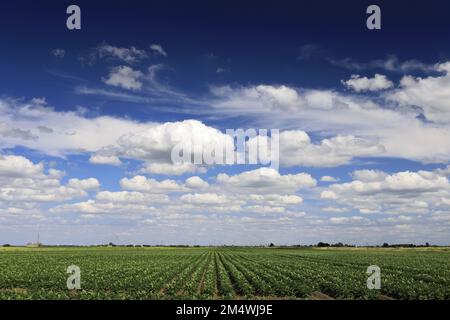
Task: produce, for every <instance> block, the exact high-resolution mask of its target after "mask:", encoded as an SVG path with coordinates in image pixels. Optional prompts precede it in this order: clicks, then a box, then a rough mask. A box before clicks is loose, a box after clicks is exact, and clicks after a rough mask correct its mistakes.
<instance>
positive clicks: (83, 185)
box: [67, 178, 100, 190]
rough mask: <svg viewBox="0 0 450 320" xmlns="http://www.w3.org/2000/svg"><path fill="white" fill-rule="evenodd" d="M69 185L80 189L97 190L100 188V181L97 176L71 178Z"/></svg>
mask: <svg viewBox="0 0 450 320" xmlns="http://www.w3.org/2000/svg"><path fill="white" fill-rule="evenodd" d="M67 185H68V186H69V187H72V188H75V189H80V190H97V189H98V188H100V182H98V180H97V179H95V178H89V179H81V180H80V179H77V178H73V179H70V180H69V182H68V184H67Z"/></svg>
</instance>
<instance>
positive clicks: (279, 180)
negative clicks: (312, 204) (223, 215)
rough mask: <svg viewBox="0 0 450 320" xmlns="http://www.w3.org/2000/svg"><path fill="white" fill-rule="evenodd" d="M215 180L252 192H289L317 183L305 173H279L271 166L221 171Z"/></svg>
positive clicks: (228, 186)
mask: <svg viewBox="0 0 450 320" xmlns="http://www.w3.org/2000/svg"><path fill="white" fill-rule="evenodd" d="M217 181H218V183H220V184H222V185H223V186H224V187H226V188H233V189H234V190H237V189H239V190H241V191H246V192H252V193H255V192H258V193H284V192H288V193H289V192H296V191H298V190H300V189H302V188H310V187H314V186H315V185H316V184H317V181H316V180H315V179H314V178H313V177H311V175H309V174H307V173H298V174H287V175H281V174H280V173H279V172H278V171H276V170H274V169H271V168H259V169H255V170H252V171H245V172H242V173H240V174H237V175H232V176H229V175H227V174H225V173H221V174H219V175H218V176H217Z"/></svg>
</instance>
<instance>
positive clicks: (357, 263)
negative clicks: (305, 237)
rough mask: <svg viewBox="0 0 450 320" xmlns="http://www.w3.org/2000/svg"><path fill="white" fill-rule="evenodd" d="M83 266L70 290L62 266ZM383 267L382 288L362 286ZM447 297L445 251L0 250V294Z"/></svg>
mask: <svg viewBox="0 0 450 320" xmlns="http://www.w3.org/2000/svg"><path fill="white" fill-rule="evenodd" d="M70 265H77V266H79V267H80V270H81V289H80V290H76V291H75V290H68V289H67V286H66V281H67V278H68V276H69V274H67V273H66V270H67V267H68V266H70ZM370 265H377V266H379V267H380V268H381V289H380V290H369V289H367V286H366V281H367V277H368V276H369V275H368V274H366V270H367V267H368V266H370ZM328 297H330V298H333V299H380V298H384V299H387V298H393V299H450V249H448V248H415V249H394V248H389V249H381V248H380V249H375V248H370V249H365V248H358V249H354V248H345V249H344V248H343V249H337V248H330V249H319V248H270V249H269V248H122V247H120V248H119V247H114V248H106V247H101V248H100V247H95V248H94V247H93V248H81V247H80V248H45V247H44V248H0V299H327V298H328Z"/></svg>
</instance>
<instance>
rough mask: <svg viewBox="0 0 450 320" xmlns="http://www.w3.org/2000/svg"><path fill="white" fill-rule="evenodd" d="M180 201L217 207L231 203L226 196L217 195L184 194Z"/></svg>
mask: <svg viewBox="0 0 450 320" xmlns="http://www.w3.org/2000/svg"><path fill="white" fill-rule="evenodd" d="M180 200H181V201H183V202H186V203H190V204H198V205H217V204H226V203H229V202H230V200H229V199H228V198H227V197H226V196H224V195H219V194H216V193H195V194H184V195H182V196H181V197H180Z"/></svg>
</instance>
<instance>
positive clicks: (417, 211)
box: [0, 0, 450, 245]
mask: <svg viewBox="0 0 450 320" xmlns="http://www.w3.org/2000/svg"><path fill="white" fill-rule="evenodd" d="M72 4H76V5H78V6H79V7H80V9H81V30H69V29H68V28H67V27H66V20H67V18H68V17H69V14H67V13H66V9H67V7H68V6H69V5H72ZM372 4H376V5H378V6H379V7H380V9H381V29H380V30H369V29H368V28H367V27H366V20H367V18H368V17H369V14H367V13H366V9H367V7H368V6H369V5H372ZM449 18H450V4H449V3H448V2H447V1H439V0H429V1H414V2H413V1H403V0H400V1H395V2H394V1H376V2H372V1H371V2H369V1H345V2H344V1H339V2H338V1H323V0H320V1H311V2H309V1H308V2H307V1H285V0H283V1H253V0H246V1H234V0H232V1H220V0H219V1H172V0H169V1H152V2H149V1H137V0H134V1H131V0H130V1H126V2H125V1H70V2H69V1H58V2H56V1H44V0H42V1H24V0H18V1H14V2H12V1H9V2H6V1H4V2H2V3H1V4H0V26H1V27H0V39H1V40H2V41H1V42H0V46H1V49H0V70H1V75H2V76H1V77H0V243H10V244H26V243H28V242H33V241H36V239H37V234H38V233H39V235H40V240H41V241H42V242H43V243H45V244H83V245H85V244H101V243H108V242H114V243H120V244H200V245H221V244H228V245H232V244H234V245H260V244H268V243H271V242H273V243H275V244H313V243H317V242H319V241H325V242H333V243H336V242H344V243H351V244H357V245H375V244H382V243H383V242H389V243H417V244H419V243H425V242H429V243H433V244H440V245H448V244H450V182H449V177H450V165H449V164H450V139H449V137H450V102H449V101H450V43H449V42H448V41H447V39H449V35H450V19H449ZM227 129H231V130H237V129H243V130H247V129H255V130H257V132H258V130H260V129H265V130H268V131H269V132H270V133H271V134H269V136H264V135H263V134H262V133H261V131H259V132H260V134H261V136H258V137H253V138H252V137H250V139H249V140H248V144H249V145H250V144H251V143H256V144H258V143H260V142H261V141H266V142H268V143H269V144H270V145H271V150H270V155H276V154H277V155H278V156H279V166H272V165H269V164H267V163H266V162H263V161H261V160H262V158H261V159H259V160H260V161H258V163H257V164H250V163H244V164H237V163H229V164H221V163H220V162H218V163H210V162H207V161H205V159H203V162H200V163H192V161H185V162H183V163H177V162H174V161H173V156H172V155H173V150H174V149H175V148H177V146H179V145H180V144H185V143H192V144H193V147H194V149H193V150H194V151H192V155H195V154H197V153H198V154H203V153H204V152H206V151H205V150H210V149H211V148H213V147H214V146H216V145H217V144H220V143H224V142H229V141H230V139H231V141H233V139H232V138H231V136H230V135H228V134H227ZM275 130H278V132H279V135H278V141H279V143H278V144H276V145H277V146H278V153H277V152H276V151H277V150H276V149H274V147H272V146H275V144H273V145H272V144H271V143H272V142H273V143H275V141H277V139H276V138H275V134H276V131H275ZM264 139H265V140H264ZM236 143H237V142H236ZM189 155H191V153H189ZM233 155H234V156H237V157H238V156H239V154H236V151H235V152H234V153H233Z"/></svg>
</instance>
